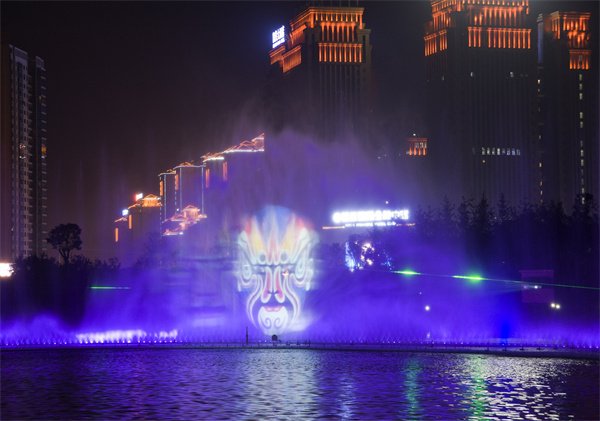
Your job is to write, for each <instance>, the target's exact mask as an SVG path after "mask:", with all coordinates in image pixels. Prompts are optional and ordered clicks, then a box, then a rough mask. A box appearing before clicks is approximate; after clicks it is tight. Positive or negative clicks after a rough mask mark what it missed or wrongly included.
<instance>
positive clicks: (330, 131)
mask: <svg viewBox="0 0 600 421" xmlns="http://www.w3.org/2000/svg"><path fill="white" fill-rule="evenodd" d="M363 12H364V9H363V8H361V7H309V8H307V9H306V10H305V11H304V12H302V13H300V14H299V15H298V16H296V17H295V18H294V19H293V20H292V21H291V22H290V28H289V31H288V30H287V28H286V27H285V26H282V27H281V28H279V29H277V30H276V31H274V32H273V48H272V50H271V51H270V53H269V57H270V61H271V65H272V66H273V67H274V68H273V75H272V76H273V77H272V79H271V82H272V83H271V86H270V88H271V89H270V93H269V100H270V103H269V104H268V106H270V109H271V117H272V119H273V124H274V126H275V127H276V129H283V128H287V127H291V128H294V129H296V130H300V131H302V132H304V133H307V134H311V135H317V136H318V137H320V138H321V139H322V140H326V141H329V140H332V139H333V138H334V137H335V136H336V135H344V134H348V133H351V134H353V135H356V136H357V137H359V138H363V139H364V137H365V136H366V135H367V134H368V121H369V115H370V113H371V105H370V84H371V43H370V33H371V30H370V29H366V28H365V24H364V22H363Z"/></svg>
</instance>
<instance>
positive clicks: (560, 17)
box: [544, 12, 592, 70]
mask: <svg viewBox="0 0 600 421" xmlns="http://www.w3.org/2000/svg"><path fill="white" fill-rule="evenodd" d="M589 21H590V13H588V12H554V13H552V14H550V16H549V19H548V20H546V22H545V24H544V30H545V32H546V33H550V34H551V36H552V37H553V38H554V39H564V38H566V39H567V43H568V47H569V69H570V70H589V69H590V66H591V55H592V51H591V49H590V29H589Z"/></svg>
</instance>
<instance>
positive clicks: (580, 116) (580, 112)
mask: <svg viewBox="0 0 600 421" xmlns="http://www.w3.org/2000/svg"><path fill="white" fill-rule="evenodd" d="M579 118H580V119H581V120H583V111H579Z"/></svg>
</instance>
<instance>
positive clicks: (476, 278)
mask: <svg viewBox="0 0 600 421" xmlns="http://www.w3.org/2000/svg"><path fill="white" fill-rule="evenodd" d="M393 273H397V274H400V275H405V276H417V275H418V276H429V277H432V278H433V277H435V278H454V279H465V280H468V281H472V282H477V283H479V282H481V281H490V282H506V283H511V284H517V285H532V286H533V285H543V286H548V287H556V288H572V289H586V290H591V291H600V288H598V287H590V286H586V285H576V284H575V285H570V284H553V283H550V282H532V281H517V280H515V279H494V278H485V277H483V276H479V275H442V274H435V273H422V272H416V271H414V270H396V271H393Z"/></svg>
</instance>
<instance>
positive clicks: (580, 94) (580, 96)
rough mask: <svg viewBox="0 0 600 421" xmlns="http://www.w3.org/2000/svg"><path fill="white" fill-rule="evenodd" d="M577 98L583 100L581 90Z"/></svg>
mask: <svg viewBox="0 0 600 421" xmlns="http://www.w3.org/2000/svg"><path fill="white" fill-rule="evenodd" d="M579 100H580V101H583V93H582V92H579Z"/></svg>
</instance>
